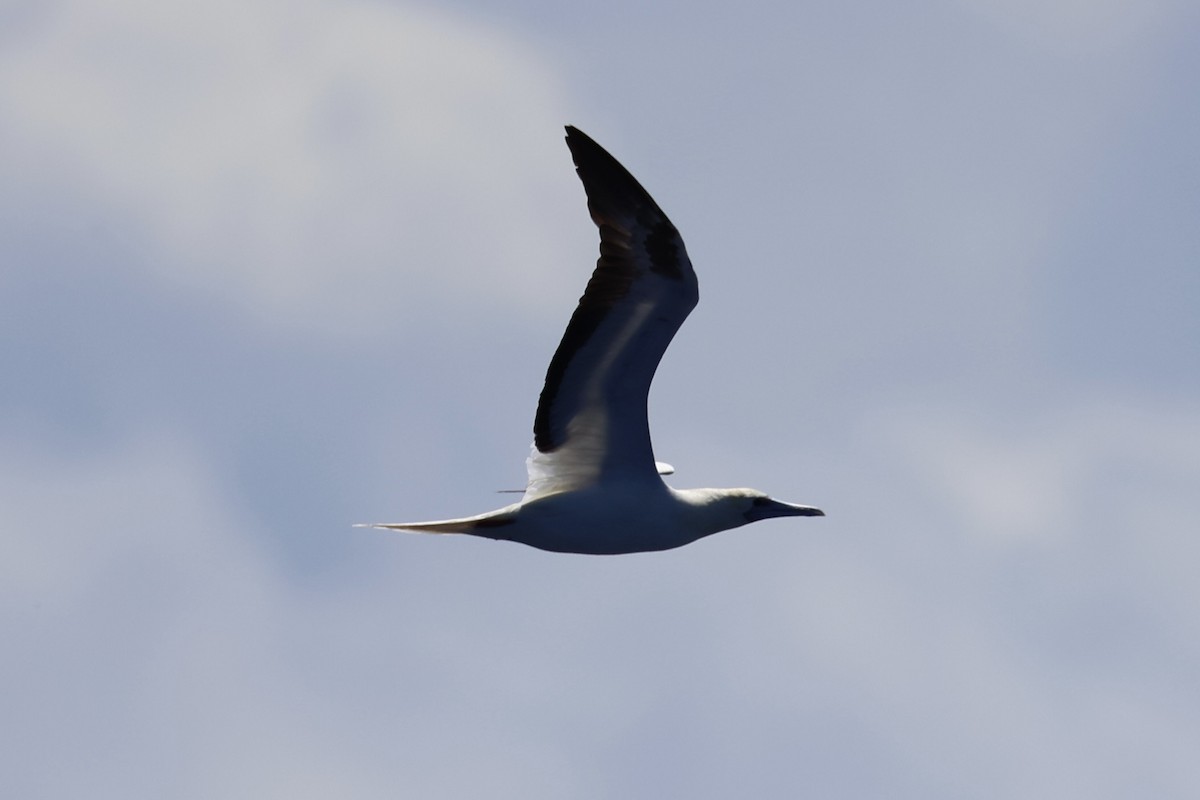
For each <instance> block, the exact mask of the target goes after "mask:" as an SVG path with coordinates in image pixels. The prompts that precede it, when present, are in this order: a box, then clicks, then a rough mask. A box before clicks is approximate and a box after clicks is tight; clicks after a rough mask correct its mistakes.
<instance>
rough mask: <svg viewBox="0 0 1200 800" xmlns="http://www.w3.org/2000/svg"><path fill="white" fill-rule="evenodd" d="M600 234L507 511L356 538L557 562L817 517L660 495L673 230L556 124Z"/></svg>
mask: <svg viewBox="0 0 1200 800" xmlns="http://www.w3.org/2000/svg"><path fill="white" fill-rule="evenodd" d="M566 130H567V147H568V148H570V150H571V156H572V158H573V159H574V162H575V168H576V171H577V172H578V173H579V178H580V180H582V181H583V188H584V191H585V192H586V194H587V201H588V210H589V211H590V212H591V216H592V220H593V221H594V222H595V223H596V226H597V227H598V228H599V229H600V259H599V261H598V262H597V264H596V269H595V271H594V272H593V273H592V277H591V280H590V281H588V284H587V289H586V290H585V291H584V293H583V297H581V298H580V300H579V305H578V307H577V308H576V309H575V313H574V314H573V315H572V317H571V321H570V323H568V325H567V330H566V332H565V333H564V334H563V337H562V341H561V342H560V343H559V345H558V350H557V351H556V352H555V353H554V358H553V359H551V361H550V367H549V369H547V370H546V381H545V384H544V386H543V388H542V393H541V397H540V398H539V400H538V407H537V413H536V414H535V416H534V422H533V446H532V448H531V450H530V455H529V458H528V459H527V461H526V466H527V468H528V473H529V479H528V484H527V486H526V488H525V493H524V495H523V496H522V498H521V500H520V502H518V503H514V504H512V505H509V506H505V507H504V508H501V509H497V510H495V511H489V512H488V513H486V514H479V515H476V516H473V517H464V518H462V519H450V520H440V521H436V522H395V523H377V524H372V525H367V526H363V527H375V528H385V529H389V530H404V531H415V532H423V533H465V534H470V535H473V536H483V537H487V538H489V539H499V540H506V541H513V542H520V543H522V544H526V545H530V546H532V547H537V548H540V549H542V550H550V551H553V552H559V553H587V554H595V555H613V554H619V553H638V552H647V551H654V550H669V549H671V548H673V547H680V546H682V545H685V544H689V543H691V542H694V541H696V540H697V539H700V538H702V537H704V536H709V535H711V534H714V533H717V532H719V531H724V530H729V529H730V528H737V527H739V526H742V525H745V524H747V523H750V522H756V521H757V520H760V519H767V518H770V517H790V516H809V517H812V516H824V512H822V511H821V510H820V509H818V508H814V507H812V506H802V505H793V504H791V503H784V502H782V501H780V500H775V499H773V498H771V497H768V496H767V495H765V494H763V493H762V492H759V491H756V490H754V489H672V488H671V487H669V486H667V485H666V484H665V483H664V482H663V480H662V478H661V477H660V475H661V474H670V473H671V472H672V471H673V468H671V467H670V465H667V464H663V463H661V462H656V461H655V460H654V453H653V449H652V448H651V445H650V426H649V422H648V419H647V413H646V399H647V396H648V394H649V391H650V382H651V380H652V379H653V378H654V371H655V370H656V369H657V368H658V363H659V361H660V360H661V359H662V355H663V352H664V351H665V350H666V349H667V345H668V344H670V342H671V339H672V338H673V337H674V336H675V332H676V331H677V330H679V326H680V325H682V324H683V321H684V319H686V318H687V315H688V314H689V313H690V312H691V310H692V309H693V308H695V306H696V303H697V301H698V300H699V297H700V295H699V290H698V288H697V282H696V273H695V272H694V271H693V269H692V263H691V261H690V260H689V259H688V256H687V251H686V250H685V249H684V246H683V240H682V239H681V238H680V237H679V232H678V231H677V230H676V229H675V226H674V225H672V224H671V221H670V220H669V219H667V216H666V214H664V213H663V212H662V210H661V209H660V208H659V207H658V205H657V204H656V203H655V202H654V200H653V199H652V198H651V197H650V195H649V194H648V193H647V192H646V190H645V189H643V188H642V186H641V184H639V183H638V182H637V180H636V179H634V177H633V176H632V175H631V174H629V172H628V171H627V170H626V169H625V168H624V167H623V166H621V164H620V163H618V161H617V160H616V159H615V158H613V157H612V156H611V155H609V153H608V152H607V151H605V150H604V149H603V148H602V147H600V145H598V144H596V142H594V141H593V140H592V139H591V138H590V137H588V136H587V135H586V134H584V133H583V132H582V131H580V130H579V129H577V128H574V127H571V126H567V129H566Z"/></svg>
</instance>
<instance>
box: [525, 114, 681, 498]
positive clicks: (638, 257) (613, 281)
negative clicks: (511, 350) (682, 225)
mask: <svg viewBox="0 0 1200 800" xmlns="http://www.w3.org/2000/svg"><path fill="white" fill-rule="evenodd" d="M567 146H568V147H569V148H570V149H571V156H572V157H573V159H574V161H575V167H576V170H577V171H578V173H579V178H580V180H582V181H583V188H584V190H585V191H586V193H587V198H588V210H589V211H590V212H591V215H592V220H593V221H594V222H595V223H596V225H597V227H599V229H600V259H599V261H597V263H596V270H595V272H593V273H592V278H591V280H590V281H588V285H587V289H586V290H585V291H584V293H583V297H581V298H580V300H579V306H578V307H577V308H576V309H575V313H574V315H573V316H572V317H571V321H570V323H569V324H568V325H567V330H566V332H565V333H564V334H563V338H562V342H561V343H560V344H559V345H558V350H557V351H556V352H555V354H554V358H553V359H552V360H551V361H550V367H549V369H548V370H547V371H546V383H545V386H544V388H543V389H542V394H541V398H540V399H539V401H538V409H537V416H536V417H535V419H534V424H533V434H534V444H533V450H532V452H531V454H530V457H529V462H528V466H529V486H528V488H527V489H526V499H532V498H534V497H539V496H543V495H546V494H551V493H554V492H559V491H565V490H569V489H576V488H579V487H580V486H584V485H587V484H589V483H593V482H595V481H600V480H605V479H606V478H613V477H616V476H618V475H619V476H620V477H621V478H622V479H630V478H632V479H645V480H651V479H655V480H657V478H656V477H655V476H656V475H657V472H658V471H657V469H656V467H655V462H654V454H653V450H652V448H651V445H650V428H649V423H648V421H647V418H646V398H647V395H648V394H649V391H650V381H651V380H652V379H653V378H654V371H655V370H656V369H657V368H658V362H659V360H660V359H661V358H662V355H663V352H664V351H665V350H666V349H667V345H668V344H670V342H671V339H672V337H674V335H675V331H677V330H679V326H680V325H682V324H683V321H684V319H686V318H687V315H688V314H689V313H690V312H691V310H692V309H693V308H695V306H696V302H697V300H698V299H699V290H698V288H697V284H696V273H695V272H694V271H693V270H692V264H691V262H690V261H689V260H688V257H687V251H686V250H685V249H684V246H683V240H682V239H680V238H679V232H678V231H677V230H676V229H675V226H674V225H672V224H671V221H670V220H669V219H667V216H666V215H665V214H664V213H663V212H662V210H661V209H659V207H658V205H657V204H656V203H655V202H654V200H653V199H651V197H650V195H649V194H647V193H646V190H645V189H643V188H642V187H641V185H640V184H639V183H638V182H637V180H635V179H634V177H633V176H632V175H630V174H629V172H628V171H626V169H625V168H624V167H622V166H621V165H620V164H619V163H618V162H617V160H616V159H615V158H613V157H612V156H611V155H609V154H608V153H607V152H606V151H605V150H604V149H603V148H602V147H600V145H598V144H596V143H595V142H594V141H592V140H591V139H590V138H589V137H588V136H587V135H586V134H584V133H582V132H581V131H579V130H578V129H576V128H573V127H570V126H568V127H567Z"/></svg>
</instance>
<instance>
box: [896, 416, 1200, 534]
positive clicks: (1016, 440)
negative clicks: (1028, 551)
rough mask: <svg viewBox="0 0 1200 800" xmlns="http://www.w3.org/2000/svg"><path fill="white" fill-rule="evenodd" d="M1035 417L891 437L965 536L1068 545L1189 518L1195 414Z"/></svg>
mask: <svg viewBox="0 0 1200 800" xmlns="http://www.w3.org/2000/svg"><path fill="white" fill-rule="evenodd" d="M1038 416H1039V417H1040V419H1036V420H1030V419H1023V420H1022V424H1021V427H1020V429H1019V430H1005V429H1003V426H1000V425H997V426H994V427H991V428H990V427H989V426H988V425H987V424H986V423H981V422H980V421H979V420H971V421H969V420H968V419H967V418H966V417H964V416H963V414H962V412H961V411H959V412H951V413H947V414H945V415H943V416H941V417H940V418H938V419H937V420H936V421H935V420H932V419H929V418H927V417H925V415H923V414H921V413H919V412H914V413H913V414H912V415H902V418H904V420H905V421H903V422H897V423H896V427H895V428H894V429H893V436H895V437H896V439H895V441H896V442H897V443H898V444H899V446H900V447H901V448H902V449H903V450H904V451H905V452H906V453H907V457H908V458H909V459H910V463H912V464H913V465H914V466H915V467H916V468H917V470H918V474H919V475H922V476H924V480H925V481H926V483H927V485H928V486H929V488H930V491H931V492H934V493H936V494H938V495H939V496H940V497H941V498H942V499H943V500H944V501H945V502H946V503H948V504H949V505H951V506H952V507H954V508H955V509H956V511H957V513H958V514H959V516H960V519H961V520H962V521H963V523H964V529H965V530H968V531H972V532H975V533H980V534H984V535H986V536H988V537H995V538H997V539H999V540H1011V539H1013V538H1014V537H1016V538H1020V539H1026V540H1030V541H1034V540H1042V541H1058V542H1059V543H1061V538H1060V537H1063V536H1067V535H1080V534H1082V533H1083V532H1084V531H1087V530H1089V529H1090V528H1092V527H1093V526H1094V525H1095V523H1096V522H1097V521H1098V520H1107V521H1119V522H1122V523H1135V524H1137V521H1138V520H1145V519H1148V518H1154V517H1155V516H1159V513H1158V512H1159V511H1161V510H1162V509H1163V508H1164V506H1165V507H1166V508H1170V509H1172V511H1171V512H1170V513H1168V514H1167V516H1168V517H1171V516H1174V514H1175V513H1176V512H1180V511H1182V512H1184V513H1186V510H1185V509H1182V508H1179V507H1178V505H1177V503H1178V500H1179V498H1181V497H1183V496H1185V494H1186V491H1187V490H1186V488H1185V487H1186V486H1187V485H1191V486H1193V487H1194V486H1200V454H1197V452H1196V449H1195V447H1194V446H1192V445H1191V443H1193V442H1196V441H1200V418H1197V417H1196V416H1195V415H1194V414H1192V413H1189V412H1187V411H1184V410H1179V409H1172V408H1170V407H1167V408H1163V409H1157V408H1154V406H1153V405H1152V404H1147V403H1137V402H1135V401H1130V402H1129V403H1127V404H1126V403H1121V402H1118V401H1116V400H1107V401H1099V402H1081V403H1078V404H1070V403H1068V404H1066V405H1065V406H1064V407H1062V408H1061V409H1060V410H1056V411H1043V412H1039V414H1038ZM1134 476H1137V477H1136V479H1133V480H1131V478H1133V477H1134ZM1122 486H1124V487H1125V488H1124V491H1122V489H1121V488H1120V487H1122Z"/></svg>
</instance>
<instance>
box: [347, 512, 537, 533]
mask: <svg viewBox="0 0 1200 800" xmlns="http://www.w3.org/2000/svg"><path fill="white" fill-rule="evenodd" d="M516 521H517V509H516V506H509V507H507V508H502V509H499V510H498V511H489V512H488V513H486V514H477V515H476V516H474V517H463V518H462V519H443V520H437V521H434V522H367V523H361V524H358V525H355V526H354V527H356V528H381V529H384V530H389V531H411V532H413V533H469V534H473V535H475V536H486V537H488V538H489V539H507V538H508V537H507V536H505V535H504V529H505V528H506V527H508V526H509V525H512V524H513V523H515V522H516Z"/></svg>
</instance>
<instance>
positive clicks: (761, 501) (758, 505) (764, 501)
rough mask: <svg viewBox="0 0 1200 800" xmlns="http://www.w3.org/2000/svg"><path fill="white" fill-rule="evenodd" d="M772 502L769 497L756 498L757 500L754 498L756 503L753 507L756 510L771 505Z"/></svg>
mask: <svg viewBox="0 0 1200 800" xmlns="http://www.w3.org/2000/svg"><path fill="white" fill-rule="evenodd" d="M770 502H771V498H769V497H756V498H754V502H753V503H752V505H753V506H754V507H755V508H762V507H763V506H765V505H767V504H769V503H770Z"/></svg>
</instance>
